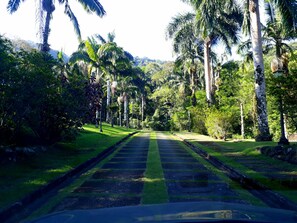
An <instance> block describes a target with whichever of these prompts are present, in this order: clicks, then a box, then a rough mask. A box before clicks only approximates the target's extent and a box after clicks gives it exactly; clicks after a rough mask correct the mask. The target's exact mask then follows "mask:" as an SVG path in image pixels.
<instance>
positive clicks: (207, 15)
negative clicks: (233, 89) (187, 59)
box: [183, 0, 242, 104]
mask: <svg viewBox="0 0 297 223" xmlns="http://www.w3.org/2000/svg"><path fill="white" fill-rule="evenodd" d="M183 1H184V2H186V3H189V4H190V5H192V6H193V8H194V9H195V10H196V25H195V26H196V29H195V31H196V32H197V34H198V35H199V36H200V37H201V38H202V39H203V41H204V70H205V71H204V72H205V89H206V97H207V101H208V103H209V104H214V89H213V86H212V82H213V80H212V78H213V77H212V74H211V73H212V67H211V56H210V52H211V47H212V46H213V45H216V44H218V43H219V42H220V43H222V44H224V45H225V47H226V49H227V51H228V52H229V53H231V44H233V43H237V41H238V30H239V28H240V24H241V22H242V14H241V12H240V9H239V6H238V5H237V4H235V2H233V1H220V0H212V1H209V0H183Z"/></svg>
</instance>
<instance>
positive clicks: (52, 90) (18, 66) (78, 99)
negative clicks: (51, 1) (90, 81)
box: [0, 38, 88, 144]
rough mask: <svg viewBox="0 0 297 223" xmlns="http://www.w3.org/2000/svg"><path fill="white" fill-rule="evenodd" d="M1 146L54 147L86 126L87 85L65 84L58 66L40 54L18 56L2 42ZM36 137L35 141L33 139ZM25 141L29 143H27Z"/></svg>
mask: <svg viewBox="0 0 297 223" xmlns="http://www.w3.org/2000/svg"><path fill="white" fill-rule="evenodd" d="M0 40H1V41H0V48H2V49H3V48H4V49H5V50H4V51H1V52H2V53H1V54H0V61H1V64H2V61H5V69H1V70H0V83H1V94H0V99H1V101H0V102H1V107H0V120H1V123H0V133H1V136H2V137H1V144H28V143H30V142H27V139H26V138H27V137H29V136H30V138H32V140H31V143H32V142H33V141H34V142H33V143H37V142H38V143H40V144H43V143H54V142H56V141H58V140H60V139H62V137H66V136H67V134H68V133H70V134H71V135H73V131H74V130H75V129H77V128H79V127H80V126H82V124H83V118H84V116H85V113H86V109H87V106H88V103H87V100H86V98H85V97H86V94H85V86H86V82H85V81H84V80H83V79H81V78H75V77H71V78H69V79H68V81H67V82H62V81H61V79H60V77H61V73H60V72H59V70H57V68H58V67H59V66H58V62H57V61H56V60H55V59H54V58H52V57H51V56H50V55H49V54H44V53H41V52H38V51H32V52H26V51H22V50H19V51H18V52H14V51H13V48H12V46H11V45H10V44H9V42H7V41H4V40H3V39H1V38H0ZM32 136H34V137H32ZM33 138H35V140H33ZM24 139H26V140H25V141H24Z"/></svg>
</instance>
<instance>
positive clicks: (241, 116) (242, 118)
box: [240, 102, 245, 139]
mask: <svg viewBox="0 0 297 223" xmlns="http://www.w3.org/2000/svg"><path fill="white" fill-rule="evenodd" d="M240 125H241V137H242V138H243V139H244V137H245V136H244V135H245V133H244V112H243V103H242V102H240Z"/></svg>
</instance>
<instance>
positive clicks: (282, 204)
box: [172, 133, 297, 211]
mask: <svg viewBox="0 0 297 223" xmlns="http://www.w3.org/2000/svg"><path fill="white" fill-rule="evenodd" d="M172 134H173V135H174V136H176V137H177V138H179V139H180V140H182V142H183V143H184V144H186V145H187V146H188V147H190V148H191V149H192V150H193V151H194V152H196V153H197V154H198V155H200V156H201V157H202V158H204V159H205V160H206V161H207V162H209V163H210V164H212V165H213V166H215V167H216V168H218V169H220V170H222V171H224V172H225V173H226V175H227V176H228V177H229V178H230V179H232V180H234V181H236V182H238V183H239V184H240V185H241V186H242V187H243V188H245V189H247V190H249V192H250V193H252V194H253V195H254V196H256V197H258V198H260V199H261V200H262V201H263V202H264V203H266V204H267V205H269V206H270V207H273V208H281V209H287V210H293V211H297V205H296V204H295V203H294V202H292V201H289V200H288V199H287V198H285V197H283V196H282V195H280V194H279V193H277V192H274V191H272V190H271V189H269V188H268V187H266V186H265V185H263V184H261V183H259V182H258V181H256V180H254V179H252V178H250V177H247V176H245V175H243V174H242V173H240V172H238V171H237V170H235V169H234V168H232V167H230V166H228V165H226V164H224V163H223V162H221V161H220V160H218V159H217V158H216V157H214V156H211V155H209V154H208V153H207V152H206V151H204V150H202V149H200V148H199V147H197V146H195V145H194V144H192V143H190V142H189V141H187V140H185V139H183V138H182V137H180V136H178V135H176V134H175V133H172Z"/></svg>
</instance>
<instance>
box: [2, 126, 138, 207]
mask: <svg viewBox="0 0 297 223" xmlns="http://www.w3.org/2000/svg"><path fill="white" fill-rule="evenodd" d="M133 131H134V130H132V129H126V128H122V127H114V128H112V127H110V126H109V125H107V124H103V133H99V129H97V128H95V127H94V126H93V125H85V126H84V128H83V130H82V132H81V134H80V136H79V137H77V139H76V140H74V141H71V142H60V143H58V144H56V145H54V146H51V147H49V148H48V149H47V151H46V152H42V153H38V154H36V155H32V156H31V157H28V158H26V159H25V160H21V161H18V162H16V163H9V164H6V165H2V166H1V168H0V197H1V199H0V210H1V209H3V208H5V207H7V206H8V205H11V204H13V203H14V202H17V201H18V200H20V199H21V198H23V197H24V196H26V195H27V194H28V193H31V192H33V191H34V190H36V189H38V188H39V187H40V186H43V185H45V184H47V183H48V182H50V181H51V180H53V179H55V178H57V177H58V176H60V175H63V174H65V173H66V172H68V171H69V170H71V169H73V168H75V167H76V166H78V165H79V164H81V163H83V162H85V161H87V160H88V159H90V158H93V157H95V156H96V155H98V154H99V153H100V152H102V151H103V150H105V149H107V148H108V147H109V146H111V145H113V144H115V143H116V142H118V141H120V140H121V139H122V138H124V137H125V136H127V135H128V134H129V133H132V132H133Z"/></svg>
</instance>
